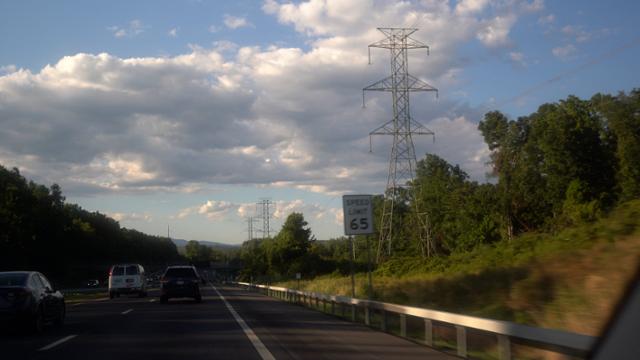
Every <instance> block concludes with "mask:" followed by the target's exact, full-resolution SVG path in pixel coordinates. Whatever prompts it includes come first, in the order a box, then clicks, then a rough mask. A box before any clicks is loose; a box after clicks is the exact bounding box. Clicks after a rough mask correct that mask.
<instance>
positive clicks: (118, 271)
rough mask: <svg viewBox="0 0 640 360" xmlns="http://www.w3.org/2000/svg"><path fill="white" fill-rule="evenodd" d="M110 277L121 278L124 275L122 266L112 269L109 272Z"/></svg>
mask: <svg viewBox="0 0 640 360" xmlns="http://www.w3.org/2000/svg"><path fill="white" fill-rule="evenodd" d="M111 275H114V276H122V275H124V267H122V266H116V267H114V268H113V270H112V271H111Z"/></svg>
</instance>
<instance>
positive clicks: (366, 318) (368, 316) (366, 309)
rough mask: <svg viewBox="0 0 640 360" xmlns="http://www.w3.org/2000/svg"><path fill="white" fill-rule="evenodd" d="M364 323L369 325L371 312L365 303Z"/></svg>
mask: <svg viewBox="0 0 640 360" xmlns="http://www.w3.org/2000/svg"><path fill="white" fill-rule="evenodd" d="M364 324H365V325H367V326H369V325H371V312H370V311H369V305H365V307H364Z"/></svg>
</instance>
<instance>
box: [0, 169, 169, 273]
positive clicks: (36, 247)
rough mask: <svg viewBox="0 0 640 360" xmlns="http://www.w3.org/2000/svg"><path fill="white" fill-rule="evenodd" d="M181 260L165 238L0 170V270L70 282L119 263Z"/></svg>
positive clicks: (15, 173)
mask: <svg viewBox="0 0 640 360" xmlns="http://www.w3.org/2000/svg"><path fill="white" fill-rule="evenodd" d="M177 259H179V255H178V252H177V250H176V246H175V245H174V244H173V243H172V242H171V240H169V239H167V238H161V237H157V236H150V235H147V234H144V233H141V232H139V231H136V230H130V229H126V228H121V227H120V225H119V224H118V222H117V221H115V220H113V219H111V218H109V217H107V216H105V215H103V214H100V213H98V212H88V211H86V210H83V209H82V208H81V207H79V206H78V205H75V204H69V203H65V198H64V196H63V195H62V191H61V189H60V187H59V186H58V185H56V184H54V185H52V186H51V187H50V188H47V187H46V186H43V185H39V184H36V183H34V182H32V181H29V182H27V180H26V179H25V178H24V177H23V176H22V175H20V172H19V171H18V169H15V168H14V169H13V170H7V169H5V168H4V167H2V166H0V271H1V270H16V269H38V270H40V271H43V272H46V273H47V274H48V275H49V276H51V277H52V278H54V279H59V281H62V282H66V283H71V284H70V285H73V280H82V279H86V278H87V277H89V276H96V275H94V274H100V275H102V276H104V275H106V271H107V270H108V268H107V267H108V266H109V265H110V264H112V263H117V262H138V263H142V264H148V265H151V266H154V265H158V266H160V265H163V264H165V263H167V262H171V261H175V260H177Z"/></svg>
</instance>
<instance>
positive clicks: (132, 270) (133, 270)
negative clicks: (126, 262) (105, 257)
mask: <svg viewBox="0 0 640 360" xmlns="http://www.w3.org/2000/svg"><path fill="white" fill-rule="evenodd" d="M138 274H139V272H138V267H137V266H135V265H131V266H127V275H138Z"/></svg>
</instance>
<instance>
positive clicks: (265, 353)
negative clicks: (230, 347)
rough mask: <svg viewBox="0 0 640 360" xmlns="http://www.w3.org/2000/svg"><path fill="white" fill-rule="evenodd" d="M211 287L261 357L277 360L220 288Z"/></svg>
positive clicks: (266, 359)
mask: <svg viewBox="0 0 640 360" xmlns="http://www.w3.org/2000/svg"><path fill="white" fill-rule="evenodd" d="M211 287H212V288H213V290H214V291H215V292H216V293H217V294H218V296H219V297H220V300H222V302H223V303H224V304H225V305H226V306H227V309H228V310H229V312H230V313H231V315H233V318H234V319H236V322H237V323H238V325H240V327H241V328H242V331H244V334H245V335H246V336H247V338H249V341H251V344H253V347H254V348H255V349H256V351H257V352H258V354H260V357H261V358H262V359H263V360H275V359H276V358H275V357H273V355H272V354H271V352H270V351H269V349H267V347H266V346H264V344H263V343H262V341H260V338H259V337H258V335H256V333H254V332H253V330H251V328H250V327H249V325H247V323H246V322H244V320H242V318H241V317H240V315H238V313H237V312H236V310H235V309H234V308H233V306H231V304H229V302H228V301H227V299H225V298H224V296H222V294H221V293H220V291H218V289H217V288H216V287H215V286H213V285H211Z"/></svg>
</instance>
